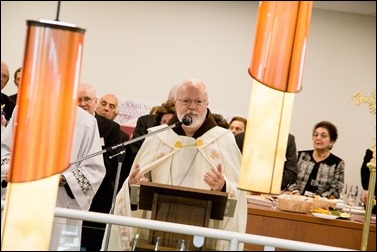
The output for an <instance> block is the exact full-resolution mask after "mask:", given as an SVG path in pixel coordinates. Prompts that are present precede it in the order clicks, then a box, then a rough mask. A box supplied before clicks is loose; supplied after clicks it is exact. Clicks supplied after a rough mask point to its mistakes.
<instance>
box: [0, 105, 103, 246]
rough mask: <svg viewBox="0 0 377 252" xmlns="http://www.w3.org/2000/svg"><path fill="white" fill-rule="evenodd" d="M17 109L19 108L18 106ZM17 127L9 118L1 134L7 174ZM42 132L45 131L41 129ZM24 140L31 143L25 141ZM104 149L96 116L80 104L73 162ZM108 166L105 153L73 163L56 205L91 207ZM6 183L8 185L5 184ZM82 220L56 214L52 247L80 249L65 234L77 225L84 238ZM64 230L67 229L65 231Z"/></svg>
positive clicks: (2, 192)
mask: <svg viewBox="0 0 377 252" xmlns="http://www.w3.org/2000/svg"><path fill="white" fill-rule="evenodd" d="M16 109H17V108H16ZM13 129H14V118H13V117H12V118H11V120H10V121H9V126H8V127H6V129H5V131H4V133H3V134H2V135H1V174H2V175H5V174H7V172H8V170H9V161H10V158H11V157H10V155H11V147H12V139H13ZM41 134H43V132H41ZM25 144H28V143H27V142H25ZM100 150H101V143H100V137H99V132H98V126H97V123H96V120H95V119H94V117H92V116H90V115H89V114H88V113H86V112H85V111H84V110H82V109H81V108H77V113H76V121H75V125H74V135H73V141H72V150H71V162H74V161H76V160H79V159H81V158H83V157H86V156H88V155H89V154H92V153H95V152H98V151H100ZM105 173H106V169H105V166H104V163H103V159H102V155H99V156H95V157H92V158H89V159H86V160H83V161H81V162H79V163H77V164H73V165H71V166H70V167H69V168H68V169H67V170H65V171H64V172H62V175H61V180H60V185H59V190H58V196H57V201H56V206H57V207H63V208H69V209H78V210H84V211H87V210H89V207H90V204H91V203H92V200H93V197H94V195H95V194H96V192H97V190H98V188H99V186H100V184H101V183H102V180H103V178H104V176H105ZM1 184H2V188H1V189H2V190H1V194H2V199H4V197H5V189H6V183H5V181H2V183H1ZM3 187H5V188H3ZM81 226H82V220H76V219H69V218H60V217H55V218H54V224H53V230H52V238H51V245H50V250H51V251H57V250H58V249H59V250H61V249H62V248H63V247H64V249H66V248H67V247H70V248H71V250H76V251H77V250H80V245H78V247H75V246H74V244H73V245H72V242H71V239H70V238H72V237H71V236H70V237H68V236H67V237H65V235H64V233H66V232H68V231H70V230H72V227H78V229H77V231H78V235H77V236H76V238H78V239H79V240H80V239H81ZM64 230H66V231H65V232H64Z"/></svg>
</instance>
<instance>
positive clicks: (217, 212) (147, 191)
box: [139, 182, 228, 220]
mask: <svg viewBox="0 0 377 252" xmlns="http://www.w3.org/2000/svg"><path fill="white" fill-rule="evenodd" d="M155 193H158V194H159V195H171V196H175V197H185V198H189V199H202V200H209V201H211V202H212V208H211V216H210V218H211V219H215V220H223V219H224V213H225V208H226V203H227V200H228V193H225V192H218V191H211V190H203V189H197V188H191V187H184V186H173V185H165V184H159V183H152V182H142V183H141V185H140V196H139V197H140V199H139V208H140V209H143V210H152V205H153V197H154V194H155Z"/></svg>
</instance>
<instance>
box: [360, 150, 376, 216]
mask: <svg viewBox="0 0 377 252" xmlns="http://www.w3.org/2000/svg"><path fill="white" fill-rule="evenodd" d="M372 158H373V151H372V150H370V149H367V150H366V152H365V156H364V161H363V164H362V165H361V169H360V173H361V184H362V186H363V189H364V190H365V191H364V192H363V194H364V195H362V196H361V197H362V198H361V199H362V201H364V203H366V201H367V191H368V187H369V176H370V169H369V167H368V166H367V164H368V163H369V162H370V161H371V160H372ZM376 190H377V186H375V187H374V196H376ZM372 213H373V214H376V205H374V206H373V208H372Z"/></svg>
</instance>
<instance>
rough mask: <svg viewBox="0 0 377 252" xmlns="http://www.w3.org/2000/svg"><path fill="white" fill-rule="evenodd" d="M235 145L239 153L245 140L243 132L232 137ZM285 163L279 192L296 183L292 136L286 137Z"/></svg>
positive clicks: (294, 144)
mask: <svg viewBox="0 0 377 252" xmlns="http://www.w3.org/2000/svg"><path fill="white" fill-rule="evenodd" d="M234 137H235V138H236V143H237V145H238V148H239V149H240V151H241V153H242V150H243V144H244V140H245V132H241V133H238V134H236V135H234ZM285 158H286V160H285V163H284V171H283V179H282V181H281V190H286V189H288V187H289V186H290V185H292V184H294V183H295V182H296V179H297V148H296V141H295V137H294V136H293V135H292V134H289V135H288V143H287V151H286V152H285Z"/></svg>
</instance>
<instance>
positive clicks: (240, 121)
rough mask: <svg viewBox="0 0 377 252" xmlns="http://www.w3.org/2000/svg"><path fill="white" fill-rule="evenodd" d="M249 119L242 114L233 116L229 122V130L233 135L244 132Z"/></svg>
mask: <svg viewBox="0 0 377 252" xmlns="http://www.w3.org/2000/svg"><path fill="white" fill-rule="evenodd" d="M246 124H247V119H246V118H243V117H241V116H235V117H233V118H232V119H231V120H230V122H229V130H230V131H232V133H233V135H235V134H237V133H240V132H244V131H245V130H246Z"/></svg>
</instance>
